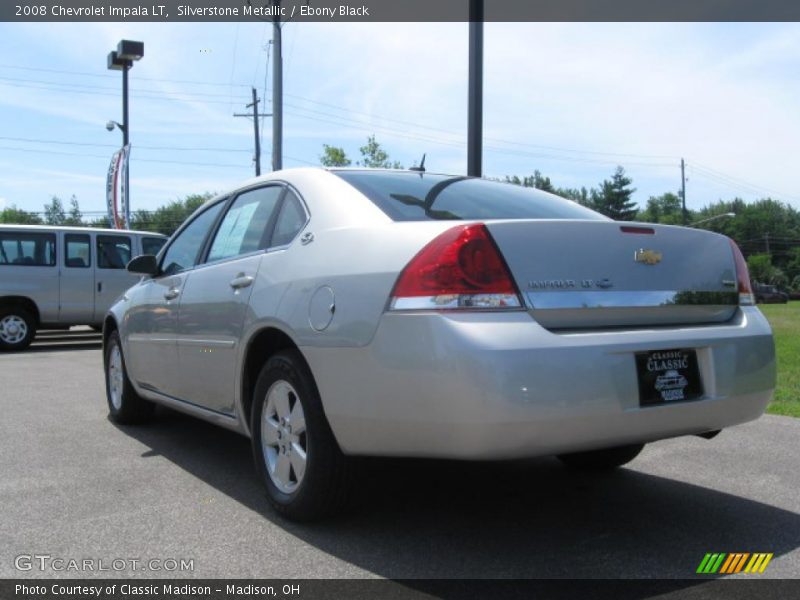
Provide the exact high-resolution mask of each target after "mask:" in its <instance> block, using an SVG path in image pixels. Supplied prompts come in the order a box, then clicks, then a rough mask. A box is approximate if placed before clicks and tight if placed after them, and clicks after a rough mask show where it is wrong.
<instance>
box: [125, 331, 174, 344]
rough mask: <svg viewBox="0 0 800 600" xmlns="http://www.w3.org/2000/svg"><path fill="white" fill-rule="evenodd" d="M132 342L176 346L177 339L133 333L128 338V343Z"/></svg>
mask: <svg viewBox="0 0 800 600" xmlns="http://www.w3.org/2000/svg"><path fill="white" fill-rule="evenodd" d="M130 342H138V343H142V342H145V343H148V344H174V343H175V338H174V337H172V338H160V337H151V336H150V335H149V334H142V333H132V334H130V335H129V336H128V343H130Z"/></svg>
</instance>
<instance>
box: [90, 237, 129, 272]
mask: <svg viewBox="0 0 800 600" xmlns="http://www.w3.org/2000/svg"><path fill="white" fill-rule="evenodd" d="M130 260H131V238H129V237H127V236H123V235H98V236H97V266H98V267H100V268H101V269H124V268H125V266H126V265H127V264H128V263H129V262H130Z"/></svg>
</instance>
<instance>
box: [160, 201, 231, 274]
mask: <svg viewBox="0 0 800 600" xmlns="http://www.w3.org/2000/svg"><path fill="white" fill-rule="evenodd" d="M224 205H225V202H224V201H220V202H217V203H216V204H214V205H213V206H211V207H210V208H208V209H206V210H205V211H203V212H202V213H200V214H199V215H197V217H195V219H194V220H193V221H192V222H191V223H189V224H188V225H187V226H186V228H185V229H184V230H183V231H181V232H180V233H179V234H178V237H176V238H175V239H174V240H172V243H171V244H170V245H169V247H168V248H167V251H166V253H165V254H164V259H163V260H162V261H161V272H162V273H164V274H166V275H174V274H175V273H180V272H181V271H185V270H186V269H191V268H192V267H193V266H195V265H196V264H197V260H198V258H199V256H200V250H201V249H202V247H203V242H204V241H205V239H206V236H207V235H208V232H209V230H210V229H211V228H212V227H213V226H214V223H215V222H216V220H217V217H218V216H219V213H220V211H221V210H222V207H223V206H224Z"/></svg>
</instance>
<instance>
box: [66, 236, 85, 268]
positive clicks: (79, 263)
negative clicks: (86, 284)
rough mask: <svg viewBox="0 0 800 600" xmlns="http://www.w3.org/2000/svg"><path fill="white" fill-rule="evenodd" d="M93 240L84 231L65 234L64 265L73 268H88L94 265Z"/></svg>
mask: <svg viewBox="0 0 800 600" xmlns="http://www.w3.org/2000/svg"><path fill="white" fill-rule="evenodd" d="M90 248H91V240H90V239H89V236H88V235H86V234H84V233H67V234H65V235H64V257H65V258H64V266H65V267H69V268H71V269H76V268H78V269H87V268H89V267H91V266H92V258H91V256H90Z"/></svg>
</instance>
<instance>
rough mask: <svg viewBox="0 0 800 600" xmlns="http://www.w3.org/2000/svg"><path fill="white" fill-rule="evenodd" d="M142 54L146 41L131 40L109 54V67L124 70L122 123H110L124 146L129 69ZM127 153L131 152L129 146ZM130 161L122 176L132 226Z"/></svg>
mask: <svg viewBox="0 0 800 600" xmlns="http://www.w3.org/2000/svg"><path fill="white" fill-rule="evenodd" d="M142 56H144V43H143V42H134V41H131V40H122V41H120V43H119V44H117V49H116V50H112V51H111V52H109V54H108V68H109V69H111V70H113V71H122V125H120V124H119V123H116V122H114V121H109V123H115V124H116V125H117V126H118V127H119V129H120V130H121V131H122V147H123V148H128V145H129V144H130V132H131V128H130V122H129V120H128V71H129V70H130V69H131V67H132V66H133V62H134V61H137V60H140V59H141V58H142ZM112 129H113V127H112ZM127 153H128V154H129V153H130V149H129V148H128V150H127ZM129 163H130V160H129V157H128V156H125V171H124V173H123V174H122V178H123V183H124V188H125V197H124V208H125V213H124V219H125V224H126V226H127V227H130V222H131V201H130V177H129V173H130V167H129Z"/></svg>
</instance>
